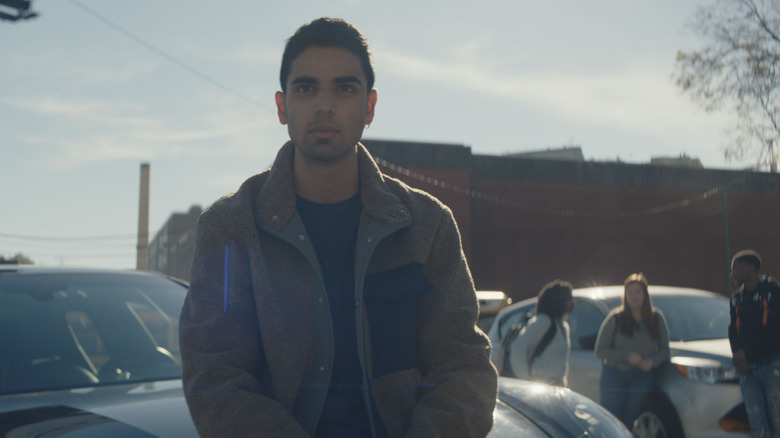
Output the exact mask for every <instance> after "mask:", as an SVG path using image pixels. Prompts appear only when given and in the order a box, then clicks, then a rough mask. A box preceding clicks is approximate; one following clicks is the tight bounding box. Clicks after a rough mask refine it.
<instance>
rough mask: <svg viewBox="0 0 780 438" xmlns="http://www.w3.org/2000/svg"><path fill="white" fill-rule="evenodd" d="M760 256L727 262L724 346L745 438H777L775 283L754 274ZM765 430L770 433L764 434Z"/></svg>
mask: <svg viewBox="0 0 780 438" xmlns="http://www.w3.org/2000/svg"><path fill="white" fill-rule="evenodd" d="M760 270H761V257H760V256H759V255H758V253H757V252H756V251H753V250H750V249H747V250H743V251H740V252H738V253H736V254H735V255H734V257H733V258H732V260H731V278H732V281H733V282H734V285H735V286H736V288H737V289H736V291H735V292H734V294H733V295H732V297H731V324H730V325H729V341H730V343H731V351H732V353H733V361H734V365H735V366H736V368H737V372H738V373H739V385H740V388H741V390H742V398H743V399H744V400H745V408H746V409H747V413H748V421H749V422H750V429H751V437H752V438H759V437H761V438H763V437H775V438H777V437H780V284H778V283H777V280H775V279H774V278H771V277H767V276H765V275H760V274H759V271H760ZM770 430H771V432H770Z"/></svg>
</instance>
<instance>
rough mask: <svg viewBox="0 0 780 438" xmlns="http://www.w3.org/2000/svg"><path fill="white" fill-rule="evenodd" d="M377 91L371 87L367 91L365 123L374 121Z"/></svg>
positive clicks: (368, 123)
mask: <svg viewBox="0 0 780 438" xmlns="http://www.w3.org/2000/svg"><path fill="white" fill-rule="evenodd" d="M376 99H377V92H376V89H373V90H371V91H369V92H368V102H367V104H366V123H365V124H366V125H370V124H371V122H372V121H374V110H375V109H376Z"/></svg>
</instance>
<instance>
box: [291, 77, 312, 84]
mask: <svg viewBox="0 0 780 438" xmlns="http://www.w3.org/2000/svg"><path fill="white" fill-rule="evenodd" d="M316 83H317V79H314V78H312V77H310V76H300V77H297V78H295V79H293V80H292V81H291V82H290V84H316Z"/></svg>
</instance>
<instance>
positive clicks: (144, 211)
mask: <svg viewBox="0 0 780 438" xmlns="http://www.w3.org/2000/svg"><path fill="white" fill-rule="evenodd" d="M138 204H139V205H138V245H137V246H136V252H137V254H136V255H137V258H136V263H135V269H140V270H144V271H145V270H146V269H147V268H148V254H149V163H141V196H140V200H139V203H138Z"/></svg>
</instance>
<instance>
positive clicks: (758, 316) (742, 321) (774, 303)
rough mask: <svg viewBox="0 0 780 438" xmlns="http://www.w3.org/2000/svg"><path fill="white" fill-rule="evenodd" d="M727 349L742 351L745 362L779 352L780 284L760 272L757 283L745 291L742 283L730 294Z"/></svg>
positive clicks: (754, 360)
mask: <svg viewBox="0 0 780 438" xmlns="http://www.w3.org/2000/svg"><path fill="white" fill-rule="evenodd" d="M730 307H731V324H729V341H730V343H731V351H732V352H736V351H739V350H744V351H745V356H746V357H747V361H748V363H749V364H755V363H758V362H760V361H762V360H768V359H770V358H772V357H774V356H776V355H778V354H780V285H779V284H778V283H777V280H775V279H774V278H772V277H767V276H763V275H762V276H761V277H760V278H759V282H758V286H756V288H755V289H754V290H752V291H745V286H744V285H742V286H741V287H740V288H739V289H738V290H737V291H736V292H734V294H733V295H732V296H731V306H730Z"/></svg>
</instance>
